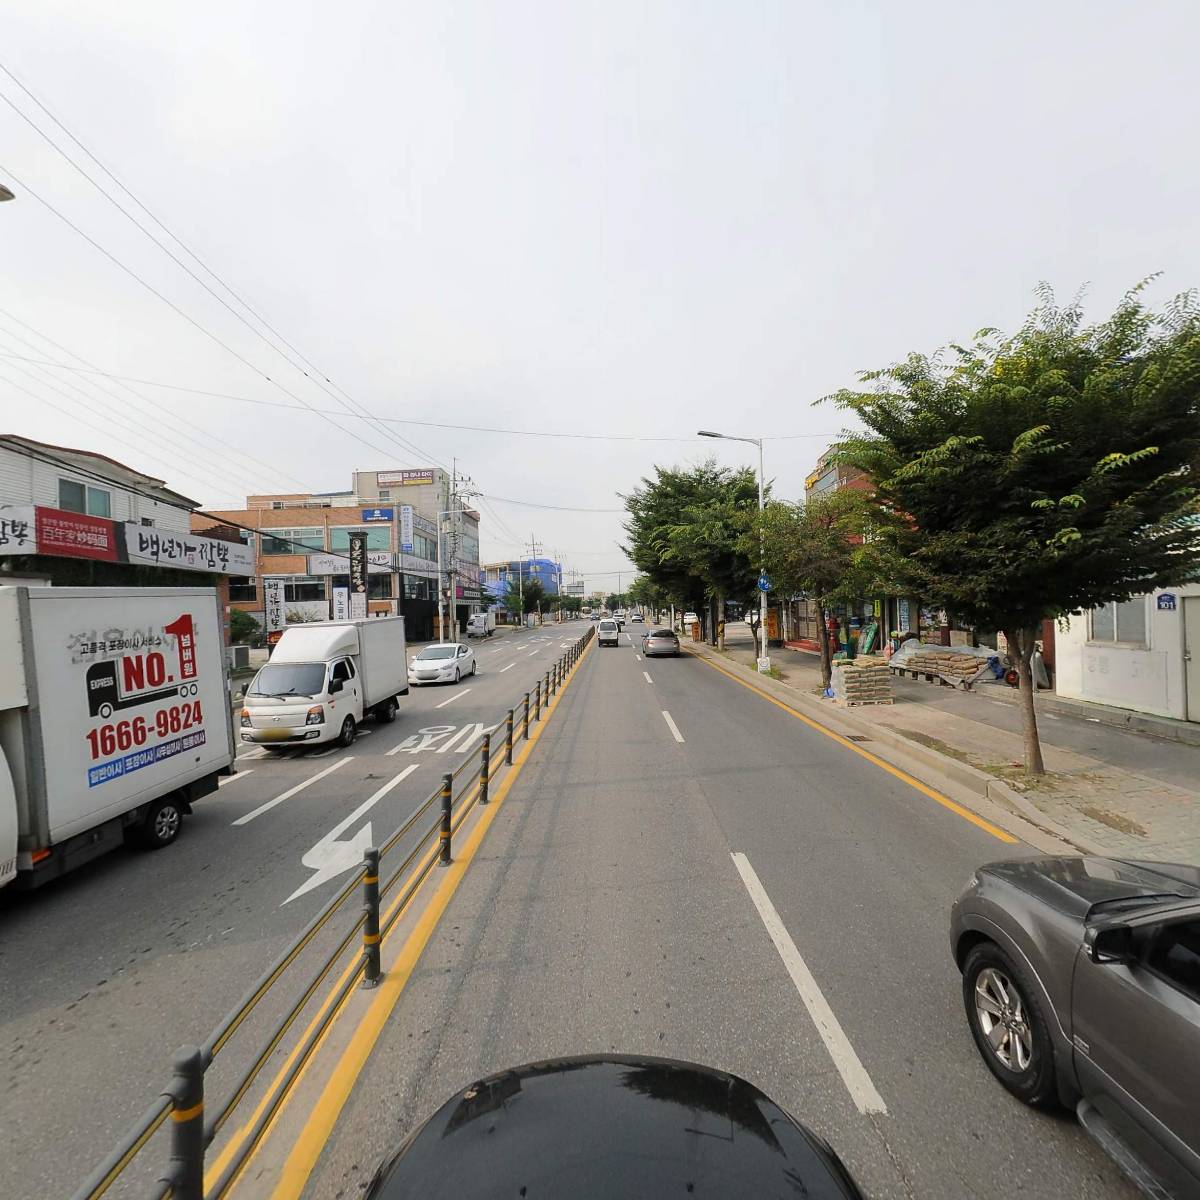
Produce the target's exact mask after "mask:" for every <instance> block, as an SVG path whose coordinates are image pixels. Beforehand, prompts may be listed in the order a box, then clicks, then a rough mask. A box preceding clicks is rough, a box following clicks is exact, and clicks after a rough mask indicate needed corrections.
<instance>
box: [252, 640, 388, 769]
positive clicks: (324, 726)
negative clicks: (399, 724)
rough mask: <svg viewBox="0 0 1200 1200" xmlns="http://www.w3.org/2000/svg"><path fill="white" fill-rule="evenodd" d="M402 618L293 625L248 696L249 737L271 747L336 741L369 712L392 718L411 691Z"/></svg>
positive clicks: (345, 741)
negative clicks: (400, 700)
mask: <svg viewBox="0 0 1200 1200" xmlns="http://www.w3.org/2000/svg"><path fill="white" fill-rule="evenodd" d="M406 658H407V656H406V654H405V643H404V618H403V617H368V618H365V619H363V620H350V621H314V622H311V623H310V624H307V625H291V626H289V627H288V628H287V629H285V630H284V631H283V636H282V637H280V639H279V641H278V642H277V643H276V644H275V649H274V650H272V651H271V659H270V661H269V662H268V663H267V664H266V666H264V667H262V668H260V670H259V672H258V674H257V675H255V677H254V680H253V682H252V683H251V684H250V686H249V687H248V688H247V689H246V692H245V695H244V697H243V700H242V713H241V728H240V730H239V733H240V735H241V739H242V741H243V742H256V743H260V744H262V745H264V746H266V747H267V748H268V749H283V748H284V747H285V746H288V745H295V744H296V743H298V742H299V743H307V744H309V745H312V744H314V743H319V742H329V741H333V740H334V739H337V741H339V742H340V743H341V744H342V745H343V746H349V745H350V744H351V743H352V742H353V741H354V739H355V737H356V736H357V734H358V723H359V721H361V720H362V719H363V718H364V717H366V716H367V715H368V714H370V715H373V716H374V717H375V719H376V720H377V721H385V722H386V721H394V720H395V719H396V712H397V709H398V707H399V697H401V696H406V695H408V663H407V661H406Z"/></svg>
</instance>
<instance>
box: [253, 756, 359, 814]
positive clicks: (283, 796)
mask: <svg viewBox="0 0 1200 1200" xmlns="http://www.w3.org/2000/svg"><path fill="white" fill-rule="evenodd" d="M352 757H353V756H352V755H349V754H348V755H346V757H345V758H339V759H338V760H337V762H332V763H330V764H329V766H327V767H326V768H325V769H324V770H323V771H318V772H317V773H316V774H315V775H312V776H310V777H309V778H308V779H306V780H305V781H304V782H303V783H298V784H296V786H295V787H291V788H288V790H287V791H286V792H280V793H279V795H278V796H276V797H275V799H274V800H268V801H267V802H266V804H260V805H259V806H258V807H257V808H256V809H254V811H253V812H248V813H247V814H246V815H245V816H244V817H238V819H237V820H236V821H234V822H233V823H234V824H235V825H248V824H249V823H250V822H251V821H253V820H254V818H255V817H261V816H262V815H263V813H266V812H270V811H271V809H273V808H274V807H275V805H277V804H282V803H283V802H284V801H285V800H290V799H291V798H292V797H293V796H294V795H295V794H296V793H297V792H302V791H304V789H305V788H306V787H310V786H311V785H312V784H314V783H316V782H317V780H318V779H324V778H325V776H326V775H329V774H331V773H332V772H334V771H336V770H337V769H338V767H344V766H345V765H346V764H347V763H348V762H350V761H351V760H352Z"/></svg>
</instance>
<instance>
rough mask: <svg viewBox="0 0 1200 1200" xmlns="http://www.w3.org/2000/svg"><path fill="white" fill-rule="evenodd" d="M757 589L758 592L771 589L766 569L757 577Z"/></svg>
mask: <svg viewBox="0 0 1200 1200" xmlns="http://www.w3.org/2000/svg"><path fill="white" fill-rule="evenodd" d="M758 590H759V591H760V592H769V591H770V590H771V577H770V575H768V574H767V573H766V571H764V572H763V573H762V574H761V575H760V576H759V577H758Z"/></svg>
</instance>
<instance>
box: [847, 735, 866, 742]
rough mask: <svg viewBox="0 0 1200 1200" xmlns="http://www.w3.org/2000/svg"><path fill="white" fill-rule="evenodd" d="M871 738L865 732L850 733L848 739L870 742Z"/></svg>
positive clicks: (850, 740) (849, 740)
mask: <svg viewBox="0 0 1200 1200" xmlns="http://www.w3.org/2000/svg"><path fill="white" fill-rule="evenodd" d="M870 740H871V739H870V738H869V737H867V735H866V734H865V733H848V734H846V741H848V742H869V741H870Z"/></svg>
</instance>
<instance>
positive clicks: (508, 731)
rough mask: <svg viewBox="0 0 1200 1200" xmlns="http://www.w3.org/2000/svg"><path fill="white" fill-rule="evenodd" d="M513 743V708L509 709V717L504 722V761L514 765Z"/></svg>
mask: <svg viewBox="0 0 1200 1200" xmlns="http://www.w3.org/2000/svg"><path fill="white" fill-rule="evenodd" d="M512 744H513V710H512V709H511V708H510V709H509V710H508V718H507V720H506V721H505V723H504V761H505V762H506V763H508V765H509V766H510V767H511V766H512Z"/></svg>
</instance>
